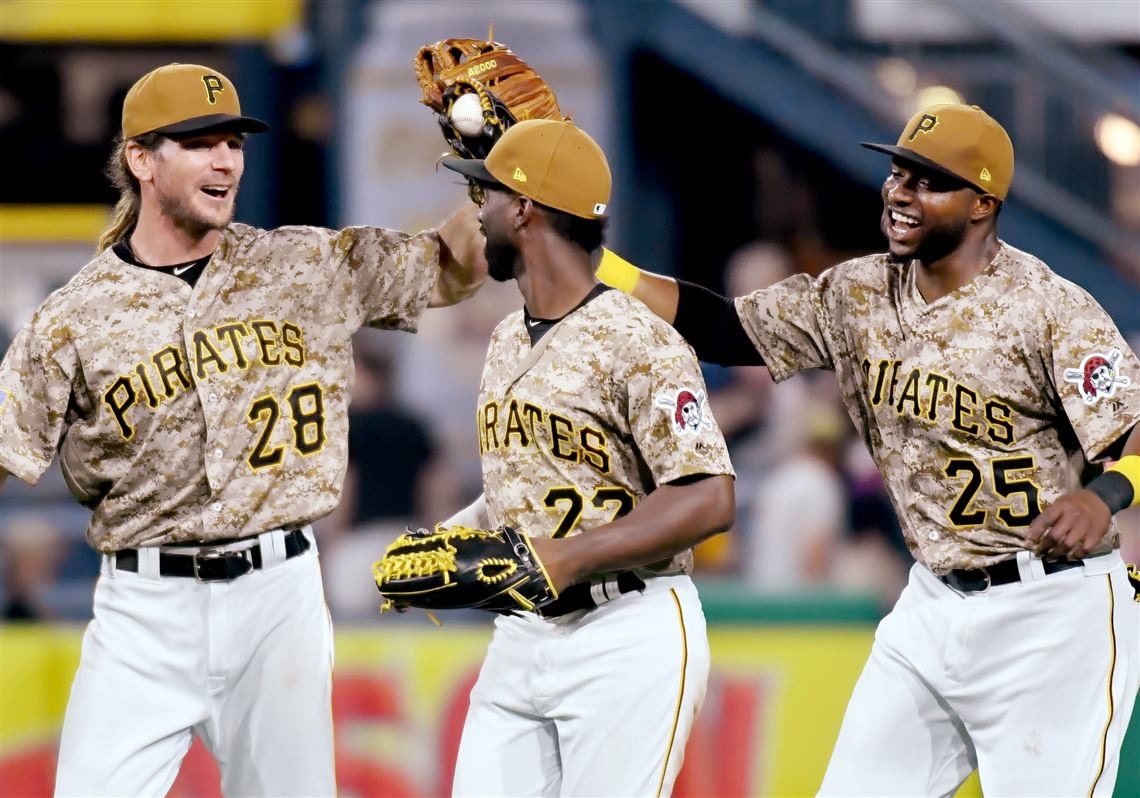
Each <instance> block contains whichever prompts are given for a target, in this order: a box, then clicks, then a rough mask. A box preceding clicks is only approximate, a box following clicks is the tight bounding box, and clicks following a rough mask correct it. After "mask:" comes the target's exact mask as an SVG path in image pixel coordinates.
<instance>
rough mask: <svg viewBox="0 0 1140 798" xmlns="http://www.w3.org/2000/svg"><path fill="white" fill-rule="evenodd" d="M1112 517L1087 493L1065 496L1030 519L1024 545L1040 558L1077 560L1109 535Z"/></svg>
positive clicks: (1093, 496) (1098, 499)
mask: <svg viewBox="0 0 1140 798" xmlns="http://www.w3.org/2000/svg"><path fill="white" fill-rule="evenodd" d="M1111 521H1112V513H1111V512H1110V511H1109V509H1108V505H1106V504H1105V503H1104V502H1103V501H1101V498H1100V497H1099V496H1097V495H1096V494H1095V493H1093V492H1092V491H1090V490H1084V489H1081V490H1078V491H1075V492H1073V493H1069V494H1066V495H1064V496H1062V497H1061V498H1059V499H1057V501H1055V502H1053V504H1051V505H1049V506H1048V507H1046V508H1045V510H1044V512H1042V513H1041V515H1039V516H1037V517H1036V518H1034V519H1033V523H1032V524H1030V525H1029V532H1028V533H1027V534H1026V536H1025V538H1026V543H1027V544H1028V545H1029V547H1030V549H1032V550H1033V553H1034V554H1036V555H1038V556H1039V557H1051V558H1066V557H1069V558H1074V559H1080V558H1081V557H1084V556H1085V555H1086V554H1088V553H1089V552H1090V551H1091V550H1092V547H1093V546H1095V545H1096V544H1097V542H1098V541H1100V539H1101V538H1102V537H1104V533H1105V532H1107V531H1108V525H1109V522H1111Z"/></svg>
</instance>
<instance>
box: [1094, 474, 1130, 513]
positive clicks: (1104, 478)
mask: <svg viewBox="0 0 1140 798" xmlns="http://www.w3.org/2000/svg"><path fill="white" fill-rule="evenodd" d="M1085 490H1091V491H1092V492H1093V493H1095V494H1096V495H1097V496H1099V497H1100V500H1101V501H1102V502H1104V503H1105V504H1107V505H1108V511H1109V512H1110V513H1112V514H1113V515H1116V514H1117V513H1119V512H1120V511H1121V510H1123V509H1125V508H1128V507H1131V506H1132V499H1133V498H1134V494H1135V491H1133V489H1132V483H1131V482H1130V481H1129V479H1128V477H1126V476H1124V474H1121V473H1120V472H1119V471H1105V472H1104V473H1103V474H1101V475H1100V476H1099V477H1097V478H1096V479H1094V480H1093V481H1092V482H1090V483H1089V484H1087V485H1085Z"/></svg>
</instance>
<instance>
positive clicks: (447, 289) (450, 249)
mask: <svg viewBox="0 0 1140 798" xmlns="http://www.w3.org/2000/svg"><path fill="white" fill-rule="evenodd" d="M437 232H438V234H439V241H440V250H439V277H438V278H437V279H436V282H435V286H434V287H433V288H432V292H431V298H430V299H429V300H428V305H429V306H430V307H433V308H438V307H444V306H447V305H454V304H456V303H458V302H462V301H463V300H464V299H467V298H468V297H470V296H472V295H473V294H474V293H475V292H476V291H478V290H479V286H481V285H482V284H483V281H484V280H486V279H487V261H486V260H485V259H484V257H483V244H484V239H483V233H482V232H481V231H480V229H479V209H478V208H477V207H475V206H474V205H472V204H470V203H468V204H466V205H464V206H463V207H462V208H460V209H459V210H458V211H456V212H455V213H453V214H452V215H451V216H450V217H448V219H447V220H446V221H445V222H444V223H443V224H441V225H440V226H439V229H438V230H437Z"/></svg>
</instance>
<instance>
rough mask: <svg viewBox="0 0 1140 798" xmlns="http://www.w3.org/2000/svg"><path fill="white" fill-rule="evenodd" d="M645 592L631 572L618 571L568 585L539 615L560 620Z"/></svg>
mask: <svg viewBox="0 0 1140 798" xmlns="http://www.w3.org/2000/svg"><path fill="white" fill-rule="evenodd" d="M641 590H645V582H644V581H643V580H642V579H641V577H639V576H638V575H637V574H635V573H634V572H633V571H620V572H619V573H616V574H610V575H608V576H605V577H601V578H598V579H593V580H591V581H589V582H579V583H578V584H576V585H570V587H568V588H566V589H565V590H563V591H562V593H561V594H560V595H559V596H558V598H557V599H556V600H554V601H552V602H550V603H549V604H547V605H546V606H545V607H543V608H542V609H541V610H540V611H539V614H540V615H541V616H542V617H543V618H560V617H562V616H563V615H569V614H570V613H572V612H576V611H578V610H592V609H596V608H598V607H600V606H601V605H603V604H606V603H608V602H610V601H613V600H614V599H616V598H620V597H621V596H623V595H625V594H626V593H633V592H634V591H641Z"/></svg>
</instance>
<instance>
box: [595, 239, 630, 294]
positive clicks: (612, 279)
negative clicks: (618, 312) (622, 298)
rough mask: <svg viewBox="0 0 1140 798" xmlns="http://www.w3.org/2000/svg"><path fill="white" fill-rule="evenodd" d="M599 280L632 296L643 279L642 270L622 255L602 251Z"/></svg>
mask: <svg viewBox="0 0 1140 798" xmlns="http://www.w3.org/2000/svg"><path fill="white" fill-rule="evenodd" d="M598 279H599V280H601V281H602V282H603V283H605V284H606V285H609V286H612V287H614V288H616V289H618V290H619V291H624V292H625V293H627V294H632V293H633V289H635V288H637V283H638V281H639V280H640V279H641V269H639V268H637V267H636V266H634V265H633V264H632V263H630V262H629V261H627V260H626V259H625V258H623V257H621V256H620V255H615V254H614V253H612V252H610V251H609V250H608V249H602V262H601V263H599V264H598Z"/></svg>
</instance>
